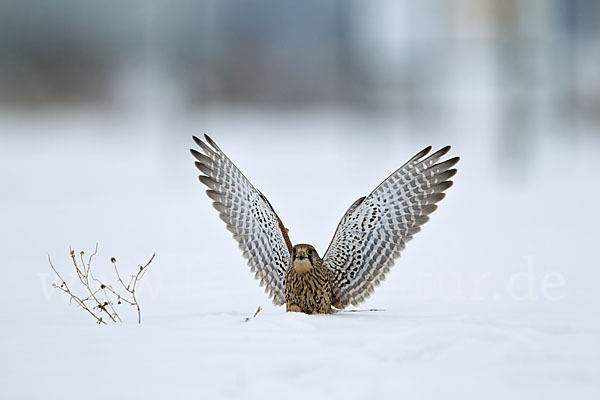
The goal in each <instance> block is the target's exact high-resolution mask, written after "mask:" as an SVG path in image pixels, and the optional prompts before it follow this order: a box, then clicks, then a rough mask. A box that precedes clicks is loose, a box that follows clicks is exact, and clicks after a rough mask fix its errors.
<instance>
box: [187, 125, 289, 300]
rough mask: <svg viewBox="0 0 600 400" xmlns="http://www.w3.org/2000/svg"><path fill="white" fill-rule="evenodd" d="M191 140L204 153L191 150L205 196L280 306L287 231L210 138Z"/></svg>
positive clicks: (270, 207) (261, 197)
mask: <svg viewBox="0 0 600 400" xmlns="http://www.w3.org/2000/svg"><path fill="white" fill-rule="evenodd" d="M193 139H194V142H196V144H197V145H198V146H200V148H201V149H202V151H203V153H201V152H199V151H197V150H194V149H191V150H190V151H191V153H192V155H193V156H194V157H195V158H196V159H197V160H198V161H196V163H195V164H196V167H197V168H198V169H199V170H200V171H201V172H202V174H203V175H200V177H199V178H200V182H202V183H203V184H205V185H206V186H207V187H208V190H207V191H206V194H208V197H210V198H211V199H212V200H213V206H214V207H215V209H216V210H217V211H219V216H220V217H221V219H222V220H223V221H224V222H225V224H226V225H227V229H228V230H229V231H231V232H232V233H233V238H234V239H235V240H236V241H237V242H238V244H239V247H240V249H241V250H242V254H243V256H244V257H245V258H246V259H248V265H249V266H250V271H251V272H254V273H255V275H254V277H255V278H256V279H260V285H261V286H266V287H265V292H266V293H267V294H268V295H269V297H270V298H272V299H273V304H275V305H278V306H280V305H283V304H284V303H285V296H284V279H285V271H286V269H287V266H288V262H289V259H290V253H291V251H292V244H291V242H290V239H289V237H288V234H287V229H286V228H285V227H284V226H283V223H282V222H281V220H280V219H279V217H278V216H277V214H276V213H275V210H273V207H272V206H271V204H270V203H269V201H268V200H267V198H266V197H265V196H264V195H263V194H262V193H261V192H260V191H258V190H257V189H256V188H255V187H254V186H252V184H251V183H250V181H248V179H246V177H245V176H244V175H243V174H242V172H241V171H240V170H239V169H238V168H237V167H236V166H235V164H234V163H233V162H231V160H230V159H229V158H228V157H227V156H226V155H225V153H223V152H222V151H221V149H220V148H219V147H218V146H217V145H216V143H215V142H214V141H213V140H212V139H211V138H210V137H208V136H207V135H204V139H205V141H206V143H205V142H204V141H202V140H200V139H198V138H197V137H195V136H194V137H193Z"/></svg>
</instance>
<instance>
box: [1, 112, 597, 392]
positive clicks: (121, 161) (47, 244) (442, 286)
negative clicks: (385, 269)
mask: <svg viewBox="0 0 600 400" xmlns="http://www.w3.org/2000/svg"><path fill="white" fill-rule="evenodd" d="M476 111H477V110H475V112H474V115H476V118H477V119H475V120H472V119H469V121H468V122H467V121H461V120H457V121H454V122H453V123H452V124H449V125H447V126H444V127H437V128H436V127H430V128H429V129H425V128H420V127H414V126H413V127H407V126H404V125H403V124H402V123H401V122H400V121H398V120H395V119H389V118H388V119H385V118H384V119H380V118H371V119H369V118H360V117H357V116H355V115H353V114H352V113H348V112H342V111H339V110H338V111H335V110H334V111H323V110H320V111H315V110H312V111H310V110H308V111H306V110H305V111H302V112H296V113H292V112H287V113H286V112H277V113H276V112H272V113H269V112H254V111H248V110H240V109H233V110H224V111H223V110H212V111H210V112H206V113H203V114H199V115H176V114H173V115H170V114H168V113H167V114H166V116H162V117H161V118H158V117H154V118H153V116H152V115H146V114H143V113H141V114H131V115H129V114H126V115H119V114H117V113H106V114H103V113H99V112H98V111H87V110H78V111H77V112H73V111H68V112H66V111H65V112H61V111H54V112H47V113H43V114H35V115H29V114H26V113H23V112H18V111H15V110H8V111H3V112H2V113H1V115H0V140H1V142H0V166H1V167H2V174H1V175H0V188H1V189H0V193H1V197H0V205H1V208H0V221H1V225H0V254H1V256H2V263H1V265H2V267H1V268H2V270H1V277H2V289H1V290H0V338H1V340H0V398H2V399H21V398H22V399H38V398H43V399H65V398H73V399H78V398H90V399H106V398H145V399H155V398H156V399H164V398H174V399H177V398H262V399H271V398H273V399H276V398H286V399H294V398H311V397H312V398H319V397H321V398H322V397H327V398H350V399H352V398H357V399H358V398H362V399H364V398H374V399H375V398H411V399H429V398H431V399H438V398H448V399H451V398H461V399H507V398H516V399H519V398H530V399H533V398H538V399H539V398H543V399H561V398H577V399H598V398H600V323H599V320H598V315H599V314H598V305H599V304H600V295H599V291H598V282H599V281H600V272H599V270H600V268H598V267H599V265H598V261H597V260H598V257H597V238H598V234H597V227H598V222H600V218H599V215H600V214H599V211H598V207H597V197H598V194H600V189H599V188H598V187H597V176H598V173H600V167H599V165H598V150H599V148H600V146H599V143H598V142H597V140H596V139H593V138H592V137H588V136H582V137H580V138H578V139H576V140H572V141H569V140H566V139H564V138H561V137H560V136H558V135H552V132H546V133H545V134H544V135H541V137H540V138H538V139H537V142H536V143H535V144H534V146H533V148H531V149H528V150H527V151H528V152H530V153H529V155H528V157H527V159H528V160H529V161H528V164H527V165H525V166H524V165H520V164H519V162H520V161H519V159H512V158H511V157H510V156H507V155H506V154H505V155H502V154H500V153H498V152H497V151H496V140H497V137H496V136H495V135H494V134H493V133H490V132H492V131H493V129H492V128H491V127H490V126H489V122H486V121H488V119H489V118H491V117H490V116H486V115H485V114H483V115H482V114H479V115H478V113H477V112H476ZM472 118H475V117H472ZM415 129H424V130H426V132H425V133H423V134H422V135H408V134H407V133H406V132H408V131H411V130H415ZM203 132H206V133H209V134H211V136H212V137H213V139H215V140H216V141H217V143H218V144H219V145H220V146H221V148H222V149H223V150H224V151H225V152H226V153H227V154H228V155H229V156H230V157H231V158H232V160H233V161H234V162H235V163H236V164H237V165H238V166H239V167H240V169H242V171H243V172H244V173H245V175H246V176H247V177H248V178H249V179H250V180H251V181H252V182H253V183H254V184H255V186H257V187H258V188H260V189H261V190H262V191H263V192H264V193H265V195H266V196H267V197H268V198H269V199H270V201H271V203H272V204H273V206H274V207H275V209H276V210H277V212H278V213H279V215H280V216H281V218H282V219H283V221H284V223H285V224H286V225H287V226H288V227H289V228H290V236H291V238H292V241H293V242H309V243H312V244H314V245H315V246H316V248H317V250H318V251H320V252H321V254H322V253H323V252H324V250H325V249H326V247H327V245H328V243H329V240H330V239H331V236H332V235H333V232H334V230H335V227H336V226H337V223H338V221H339V219H340V218H341V216H342V214H343V212H344V211H345V209H346V208H347V207H348V206H349V205H350V204H351V203H352V202H353V201H354V200H356V198H358V197H360V196H362V195H365V194H367V193H368V192H369V191H370V190H372V189H373V188H374V187H375V186H376V185H377V184H378V183H379V182H380V181H381V180H382V179H383V178H385V177H386V176H387V175H388V174H389V173H390V172H392V171H393V170H394V169H395V168H397V167H399V166H400V165H401V164H403V163H404V161H406V160H407V159H408V158H409V157H411V156H412V155H413V154H414V153H416V152H417V151H418V150H420V149H421V148H423V147H425V146H426V145H429V144H433V145H434V147H441V146H443V145H446V144H452V145H453V150H452V153H451V155H460V156H461V158H462V159H461V162H460V163H459V165H458V168H459V173H458V175H457V176H456V177H455V179H454V181H455V185H454V187H453V188H451V189H450V190H448V196H447V198H446V199H445V200H444V201H442V202H441V203H440V207H439V210H438V211H436V212H435V213H434V214H433V215H432V218H431V221H430V222H429V223H427V224H426V225H425V226H424V228H423V231H422V232H421V233H419V234H418V235H416V237H415V239H414V240H413V241H412V242H410V243H409V244H408V246H407V249H406V250H405V252H404V253H403V255H402V257H401V258H400V259H399V260H398V262H397V263H396V266H395V267H394V268H393V269H392V271H391V272H390V274H389V275H388V278H387V280H386V281H385V282H383V284H382V286H381V287H380V288H378V289H377V290H376V291H375V293H374V295H373V296H372V297H371V298H370V299H369V300H368V301H367V302H366V303H365V304H363V305H361V306H360V307H358V308H357V309H358V310H360V312H343V313H338V314H334V315H315V316H312V315H303V314H296V313H285V312H284V309H283V308H276V307H274V306H272V305H271V304H270V302H269V300H268V299H267V298H266V296H265V295H264V293H263V292H262V288H259V286H258V282H257V281H255V280H254V279H253V277H252V276H251V274H250V273H248V271H247V269H248V268H247V267H246V265H245V263H244V260H243V259H242V257H241V254H240V252H239V250H238V249H237V246H236V244H235V242H234V241H233V240H232V239H231V237H230V234H229V232H227V231H226V229H225V228H224V225H223V223H222V222H221V221H220V220H219V218H218V217H217V213H216V212H215V210H214V209H212V207H211V205H210V200H209V199H208V198H207V197H206V196H205V194H204V193H203V192H204V187H203V186H202V185H201V184H200V183H199V182H198V181H197V171H196V170H195V168H194V166H193V159H192V157H191V155H190V154H189V152H188V149H189V147H191V146H192V141H191V138H190V136H191V135H192V134H200V133H203ZM372 132H378V135H373V134H371V133H372ZM96 242H98V243H99V246H100V250H99V254H98V256H97V258H96V259H95V262H94V265H95V268H96V271H97V273H98V274H99V275H101V276H102V275H103V274H105V275H104V276H105V277H107V278H108V277H110V276H111V271H112V270H111V268H112V266H111V264H110V262H109V259H110V257H112V256H114V257H116V258H117V260H118V262H119V267H120V269H121V271H123V272H128V271H129V272H133V271H134V270H135V269H136V268H137V267H138V265H140V264H143V263H145V262H146V261H147V260H148V259H149V258H150V256H151V254H152V253H154V252H156V253H157V255H156V259H155V261H154V263H153V264H152V266H151V269H150V270H149V271H148V274H147V276H146V277H145V278H144V280H143V281H141V283H140V289H139V291H140V292H139V300H140V303H141V306H142V324H141V325H137V324H136V323H135V315H134V313H133V312H129V311H128V310H125V311H123V315H124V316H125V317H126V318H127V322H126V323H123V324H120V325H117V326H98V325H96V324H94V322H93V320H92V319H91V318H90V317H89V316H88V315H86V314H85V313H84V312H83V311H82V310H80V309H77V308H76V307H75V306H74V305H73V304H70V303H69V302H68V300H67V299H66V298H65V297H64V296H63V295H62V293H60V292H58V291H57V290H55V289H52V288H51V287H50V285H51V283H52V282H57V280H56V279H55V278H54V277H53V276H52V274H51V270H50V268H49V265H48V262H47V255H48V254H50V255H51V256H52V259H53V262H54V265H55V266H56V267H57V268H59V270H60V271H61V272H62V273H64V274H65V275H66V276H69V277H71V276H72V275H70V274H72V271H71V270H70V269H69V265H70V264H69V246H71V247H72V248H73V249H75V250H77V251H79V250H85V251H86V252H87V254H89V252H90V251H91V250H92V249H93V247H94V245H95V243H96ZM67 279H68V278H67ZM476 281H478V282H479V283H475V282H476ZM258 306H261V307H262V311H261V312H260V313H259V314H258V315H257V316H256V318H254V319H251V320H249V321H248V322H244V321H245V319H246V318H247V317H249V316H252V314H253V313H254V312H255V310H256V309H257V307H258ZM370 309H377V310H378V311H369V310H370Z"/></svg>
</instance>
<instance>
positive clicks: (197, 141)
mask: <svg viewBox="0 0 600 400" xmlns="http://www.w3.org/2000/svg"><path fill="white" fill-rule="evenodd" d="M192 140H193V141H194V143H196V144H197V145H198V146H202V144H203V143H204V142H202V140H201V139H199V138H198V136H196V135H192Z"/></svg>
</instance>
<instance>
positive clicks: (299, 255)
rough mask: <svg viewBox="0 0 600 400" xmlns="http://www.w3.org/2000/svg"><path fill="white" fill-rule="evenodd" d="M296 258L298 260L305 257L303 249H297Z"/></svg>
mask: <svg viewBox="0 0 600 400" xmlns="http://www.w3.org/2000/svg"><path fill="white" fill-rule="evenodd" d="M296 258H297V259H298V260H300V261H302V260H304V259H305V258H306V253H305V252H304V251H298V252H297V253H296Z"/></svg>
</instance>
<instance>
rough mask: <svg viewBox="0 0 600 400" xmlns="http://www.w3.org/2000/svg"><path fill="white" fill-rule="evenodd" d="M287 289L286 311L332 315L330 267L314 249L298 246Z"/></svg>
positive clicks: (293, 250)
mask: <svg viewBox="0 0 600 400" xmlns="http://www.w3.org/2000/svg"><path fill="white" fill-rule="evenodd" d="M284 287H285V305H286V310H287V311H295V312H303V313H306V314H330V313H332V312H333V310H332V309H331V295H332V292H331V277H330V272H329V268H327V266H326V265H325V264H324V263H323V260H322V259H321V258H320V257H319V255H318V254H317V251H316V250H315V248H314V247H313V246H311V245H309V244H297V245H295V246H294V247H293V249H292V254H291V256H290V264H289V266H288V269H287V271H286V273H285V285H284Z"/></svg>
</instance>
